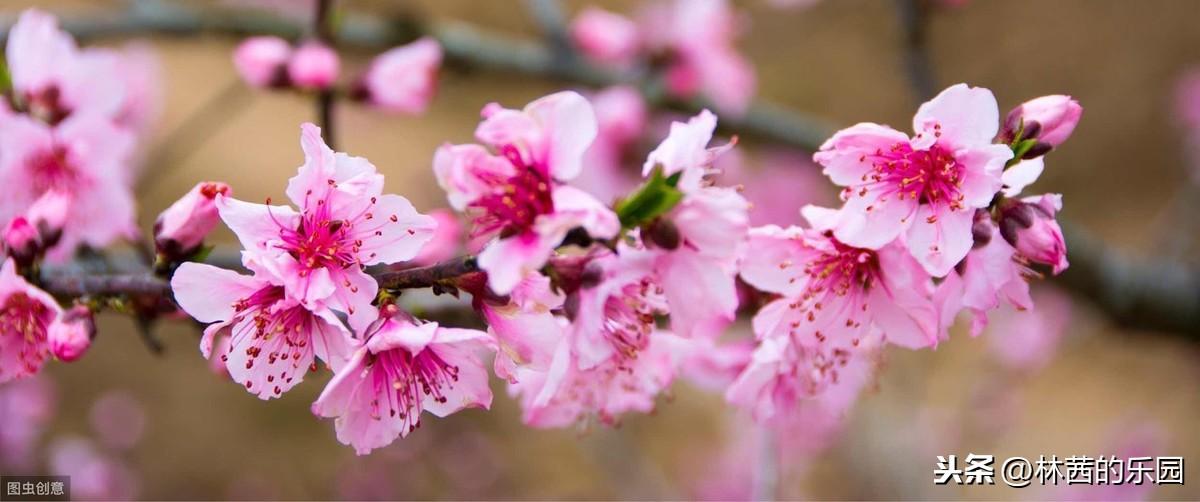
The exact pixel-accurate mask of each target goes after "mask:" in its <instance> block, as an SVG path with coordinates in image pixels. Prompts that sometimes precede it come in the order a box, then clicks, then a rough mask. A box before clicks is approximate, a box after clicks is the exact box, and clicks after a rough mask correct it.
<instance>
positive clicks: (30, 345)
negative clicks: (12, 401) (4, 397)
mask: <svg viewBox="0 0 1200 502" xmlns="http://www.w3.org/2000/svg"><path fill="white" fill-rule="evenodd" d="M61 311H62V310H61V309H60V308H59V306H58V303H57V302H55V301H54V298H53V297H51V296H50V295H48V294H46V292H45V291H42V290H40V289H38V288H36V287H34V286H33V285H32V284H29V283H28V282H26V281H25V278H24V277H21V276H20V275H18V274H17V267H16V264H15V263H14V262H13V260H12V258H8V259H6V260H5V261H4V266H3V268H0V383H4V382H8V381H10V380H14V379H18V378H24V377H27V376H30V375H33V374H34V373H37V372H38V370H40V369H41V368H42V364H44V363H45V362H46V359H47V358H49V357H50V343H49V340H48V339H47V329H49V327H50V324H51V323H53V322H54V320H55V319H57V318H58V316H59V313H60V312H61Z"/></svg>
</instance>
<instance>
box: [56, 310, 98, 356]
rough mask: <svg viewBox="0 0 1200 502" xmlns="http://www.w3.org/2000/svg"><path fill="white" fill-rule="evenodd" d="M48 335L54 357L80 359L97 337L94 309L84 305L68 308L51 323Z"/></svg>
mask: <svg viewBox="0 0 1200 502" xmlns="http://www.w3.org/2000/svg"><path fill="white" fill-rule="evenodd" d="M46 337H47V339H48V340H49V342H50V351H51V352H52V353H54V357H57V358H58V359H59V360H60V361H63V362H71V361H74V360H76V359H79V358H80V357H82V356H83V353H84V352H87V350H88V347H90V346H91V345H92V339H93V338H95V337H96V321H95V319H94V318H93V317H92V311H91V310H89V309H88V308H87V307H86V306H84V305H76V306H74V307H71V308H70V309H67V311H65V312H63V314H62V315H61V316H59V318H58V319H55V320H54V322H53V323H50V328H49V329H48V330H47V332H46Z"/></svg>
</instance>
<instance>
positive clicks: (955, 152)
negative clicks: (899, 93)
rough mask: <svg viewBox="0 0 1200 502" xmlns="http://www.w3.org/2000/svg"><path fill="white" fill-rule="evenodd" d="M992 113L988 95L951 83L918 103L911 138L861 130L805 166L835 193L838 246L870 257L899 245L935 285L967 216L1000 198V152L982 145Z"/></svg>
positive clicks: (1008, 154)
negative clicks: (818, 170)
mask: <svg viewBox="0 0 1200 502" xmlns="http://www.w3.org/2000/svg"><path fill="white" fill-rule="evenodd" d="M998 125H999V109H998V108H997V105H996V99H995V97H993V96H992V93H991V91H988V90H987V89H983V88H977V87H975V88H973V87H967V85H966V84H958V85H954V86H951V87H950V88H947V89H946V90H944V91H942V93H941V94H938V95H937V96H936V97H934V98H933V99H932V100H930V101H928V102H926V103H925V104H923V105H921V108H920V109H919V110H917V114H916V116H915V117H914V118H913V129H914V130H915V131H916V136H914V137H912V138H909V137H908V136H907V135H905V134H904V133H901V132H899V131H896V130H894V129H891V128H889V127H886V126H881V125H877V124H869V123H862V124H858V125H854V126H851V127H849V128H847V129H843V130H841V131H839V132H838V133H837V134H835V135H834V136H833V137H832V138H830V139H829V140H828V141H826V142H825V144H824V145H822V146H821V151H819V152H817V153H816V154H815V155H814V156H813V159H814V160H816V161H817V162H818V163H819V164H821V165H823V166H824V167H825V171H824V172H825V174H826V175H827V176H829V177H830V179H831V180H832V181H833V182H834V183H835V184H837V185H840V186H843V187H845V188H844V189H843V191H842V198H843V199H844V200H845V201H846V203H845V206H844V207H843V208H842V210H841V211H840V216H839V218H838V221H837V223H836V225H835V227H834V235H836V236H837V238H838V240H840V241H841V242H844V243H846V244H849V245H851V246H857V247H863V248H871V249H878V248H880V247H883V246H885V245H887V244H888V243H890V242H892V241H893V240H895V239H896V238H897V237H901V236H902V237H903V239H904V242H905V244H906V245H907V246H908V248H909V250H910V252H912V254H913V256H914V257H915V258H916V259H917V261H918V262H920V263H921V265H922V266H924V267H925V270H926V271H928V272H929V273H930V274H931V275H933V276H935V277H942V276H945V275H946V274H947V273H948V272H950V269H951V268H952V267H954V265H955V264H957V263H958V262H959V261H960V260H962V258H963V257H964V256H966V254H967V252H968V251H969V250H970V249H971V242H972V240H971V225H972V221H973V219H974V214H975V209H976V208H983V207H987V206H988V204H990V203H991V201H992V197H993V195H995V194H996V192H997V191H999V190H1000V188H1001V185H1002V182H1001V178H1000V174H1001V171H1002V170H1003V169H1004V164H1005V162H1007V161H1008V160H1009V159H1010V158H1012V150H1010V149H1009V147H1008V146H1006V145H996V144H992V139H993V138H994V137H995V136H996V132H997V129H998Z"/></svg>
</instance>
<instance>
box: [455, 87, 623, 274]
mask: <svg viewBox="0 0 1200 502" xmlns="http://www.w3.org/2000/svg"><path fill="white" fill-rule="evenodd" d="M483 115H484V120H483V122H482V123H481V124H480V125H479V128H478V129H476V131H475V136H476V138H478V139H479V140H480V141H482V142H483V143H486V144H488V145H490V146H492V147H493V148H494V149H495V151H496V153H498V154H499V155H493V154H492V153H490V152H489V151H488V150H487V149H486V148H484V147H483V146H481V145H475V144H467V145H444V146H442V147H441V148H438V151H437V153H436V154H435V156H434V160H433V168H434V173H435V174H436V175H437V178H438V184H439V185H441V187H442V188H443V189H445V190H446V193H447V197H448V199H449V201H450V205H451V206H452V207H454V208H455V209H457V210H460V211H463V210H466V211H467V212H468V214H470V215H472V216H473V217H474V218H475V230H474V233H475V235H488V236H493V235H494V236H496V238H495V239H494V240H492V241H491V242H489V243H488V244H487V245H486V246H485V247H484V249H483V251H482V252H480V253H479V266H480V268H482V269H483V270H485V271H487V273H488V285H489V286H490V287H491V288H492V290H494V291H495V292H496V293H498V294H507V293H508V292H510V291H512V289H513V288H514V287H516V285H517V283H519V282H520V281H521V278H522V277H524V276H525V274H526V273H528V272H530V271H535V270H537V269H539V268H541V267H542V266H543V265H545V263H546V261H547V260H548V259H549V258H550V256H551V255H552V254H553V253H554V250H555V248H557V247H558V246H559V245H560V244H561V243H562V241H563V238H564V237H566V235H567V233H568V232H570V231H571V230H573V229H575V228H579V227H582V228H583V229H584V230H586V231H587V232H588V234H589V235H591V236H592V237H594V238H597V239H607V238H611V237H613V236H614V235H616V234H617V231H618V230H619V229H620V223H619V222H618V221H617V217H616V214H614V213H613V212H612V210H610V209H608V208H607V207H605V206H604V205H603V204H601V203H600V201H598V200H596V198H595V197H593V196H591V195H589V194H588V193H586V192H584V191H582V190H579V189H577V188H574V187H571V186H567V185H564V184H563V182H565V181H568V180H570V179H572V178H574V177H575V176H577V175H578V174H579V171H580V170H581V169H582V168H583V154H584V152H585V151H586V150H587V148H588V146H589V145H590V144H591V143H592V140H593V139H594V138H595V137H596V118H595V115H594V114H593V112H592V108H591V106H590V105H589V104H588V102H587V100H585V99H584V98H583V96H580V95H579V94H577V93H574V92H569V91H568V92H560V93H557V94H552V95H549V96H546V97H543V98H541V99H538V100H536V101H533V102H532V103H529V105H527V106H526V107H525V108H524V109H523V110H510V109H505V108H501V107H500V106H499V105H497V104H495V103H493V104H490V105H488V106H487V107H485V108H484V110H483Z"/></svg>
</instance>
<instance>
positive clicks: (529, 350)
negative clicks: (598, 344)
mask: <svg viewBox="0 0 1200 502" xmlns="http://www.w3.org/2000/svg"><path fill="white" fill-rule="evenodd" d="M507 298H508V301H507V303H504V304H499V305H497V304H494V303H493V302H489V301H487V300H481V301H479V302H478V304H479V310H480V314H481V315H482V316H483V318H484V320H485V321H487V325H488V334H489V335H491V336H492V337H493V338H494V339H495V340H496V346H497V351H496V359H495V371H496V376H499V377H500V378H504V379H506V380H508V381H509V382H514V381H515V380H516V375H517V368H518V367H523V366H524V367H528V368H530V369H534V370H538V371H547V370H548V369H549V368H550V361H551V358H552V357H553V355H554V348H555V347H556V346H557V345H558V343H559V341H560V340H562V338H563V337H564V336H565V333H566V329H565V325H566V320H565V319H563V318H561V317H558V316H555V315H554V313H553V311H554V310H556V309H560V308H561V307H562V305H563V300H564V298H563V296H562V295H561V294H559V293H556V292H555V291H554V290H552V289H551V287H550V278H548V277H546V276H544V275H542V274H540V273H536V272H533V273H529V274H527V275H526V276H525V278H524V279H522V280H521V282H520V283H518V284H517V286H516V287H515V288H513V290H512V292H511V293H509V294H508V297H507Z"/></svg>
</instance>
